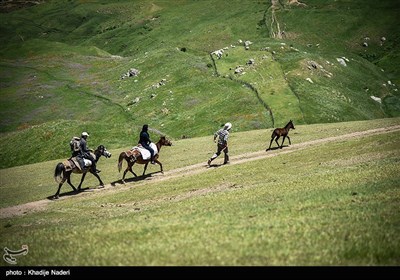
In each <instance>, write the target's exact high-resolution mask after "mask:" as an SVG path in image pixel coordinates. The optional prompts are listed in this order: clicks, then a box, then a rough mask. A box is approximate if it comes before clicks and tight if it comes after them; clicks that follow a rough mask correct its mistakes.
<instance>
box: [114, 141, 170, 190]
mask: <svg viewBox="0 0 400 280" xmlns="http://www.w3.org/2000/svg"><path fill="white" fill-rule="evenodd" d="M156 146H157V150H158V153H157V154H156V155H155V156H154V162H155V163H157V164H158V165H160V168H161V173H163V166H162V164H161V162H160V161H159V160H158V156H159V155H160V150H161V147H162V146H172V143H171V142H170V141H169V140H168V139H167V138H165V136H162V137H161V138H160V140H159V141H158V142H157V143H156ZM124 159H125V160H126V162H127V163H128V166H127V167H126V169H125V171H124V175H123V176H122V182H125V181H124V180H125V175H126V173H127V172H128V171H130V172H131V173H132V174H133V175H134V176H135V177H137V175H136V173H135V172H133V170H132V167H133V165H134V164H135V163H138V164H145V166H144V170H143V174H142V176H143V175H144V173H145V172H146V169H147V165H148V164H149V162H150V159H146V160H144V159H143V157H142V154H141V153H140V151H139V150H138V149H133V150H129V151H126V152H122V153H121V154H120V155H119V160H118V172H121V169H122V162H123V160H124Z"/></svg>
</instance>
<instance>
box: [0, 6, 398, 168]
mask: <svg viewBox="0 0 400 280" xmlns="http://www.w3.org/2000/svg"><path fill="white" fill-rule="evenodd" d="M300 2H301V3H304V4H305V5H297V4H296V3H294V1H286V0H285V1H236V0H235V1H211V0H210V1H207V0H203V1H189V0H187V1H166V0H163V1H162V0H159V1H147V0H143V1H90V2H88V1H40V2H39V3H40V4H38V5H33V6H27V7H23V8H19V9H11V8H10V7H5V5H6V4H7V5H9V3H2V4H1V5H2V6H1V7H0V8H1V10H2V11H3V13H2V14H1V16H2V21H1V23H0V40H1V41H2V48H1V50H0V84H1V86H0V141H1V143H2V145H1V148H0V168H6V167H11V166H16V165H23V164H27V163H34V162H40V161H45V160H51V159H54V158H60V157H66V156H68V154H69V151H68V141H69V139H70V138H71V137H72V136H74V135H79V134H80V133H81V132H82V131H83V130H85V131H88V132H89V133H90V134H91V137H90V139H89V141H90V142H89V144H90V146H92V147H94V146H96V145H99V144H105V145H106V146H108V147H110V148H112V149H115V148H119V147H122V146H129V145H133V144H135V143H136V141H137V134H138V132H139V130H140V128H141V126H142V125H143V124H144V123H148V124H149V126H150V127H151V128H153V129H154V131H160V132H162V133H164V134H166V135H168V136H169V137H171V138H174V139H179V138H183V137H185V138H187V137H197V136H205V135H209V134H211V133H213V132H214V130H215V129H216V128H218V127H219V126H220V125H221V124H223V123H225V122H227V121H230V122H232V123H233V125H234V129H235V130H236V131H248V130H254V129H265V128H270V127H279V126H283V125H284V124H286V122H287V121H288V120H289V119H293V120H294V122H295V124H313V123H326V122H342V121H350V120H368V119H376V118H384V117H395V116H399V115H400V99H399V98H400V97H399V96H400V93H399V92H398V87H397V84H400V73H399V68H398V67H397V65H399V62H400V60H399V55H398V54H399V36H400V35H399V34H400V33H399V32H398V31H399V30H398V26H400V24H399V19H398V16H397V15H398V14H399V12H400V9H399V5H398V3H397V1H395V0H386V1H373V0H368V1H361V0H357V1H327V0H326V1H324V0H320V1H316V0H313V1H311V0H304V1H300ZM19 3H21V2H19ZM6 11H8V12H6ZM383 37H384V38H385V40H383V39H382V38H383ZM246 41H250V42H251V44H250V45H249V48H248V49H246V48H245V45H244V42H246ZM363 43H367V44H368V46H367V47H365V46H363ZM223 48H225V49H224V52H223V55H222V57H221V59H218V58H217V57H216V56H214V55H212V56H210V53H211V52H213V51H216V50H219V49H223ZM342 57H344V58H345V60H344V61H345V62H346V66H343V65H341V64H340V63H339V62H338V60H337V59H338V58H342ZM251 59H252V60H253V61H254V63H253V64H248V62H249V61H250V60H251ZM238 66H242V69H243V72H241V73H239V74H235V73H234V71H235V69H236V68H237V67H238ZM131 68H135V69H137V70H139V71H140V72H139V74H138V75H137V76H135V77H127V78H125V79H121V77H122V76H123V75H124V74H126V73H127V72H128V71H129V69H131ZM161 81H163V82H162V83H161V85H160V82H161ZM371 96H374V97H377V98H380V100H381V103H379V102H377V101H375V100H373V99H372V98H371ZM153 133H154V137H153V138H157V136H156V135H155V132H153ZM21 150H23V151H24V152H22V153H21Z"/></svg>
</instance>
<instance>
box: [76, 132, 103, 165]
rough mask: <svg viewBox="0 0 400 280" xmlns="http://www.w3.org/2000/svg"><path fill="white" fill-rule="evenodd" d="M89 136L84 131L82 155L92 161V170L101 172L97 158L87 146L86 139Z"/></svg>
mask: <svg viewBox="0 0 400 280" xmlns="http://www.w3.org/2000/svg"><path fill="white" fill-rule="evenodd" d="M88 137H89V134H88V133H87V132H82V135H81V140H80V149H81V157H83V158H86V159H88V160H90V161H91V162H92V172H93V173H100V170H98V169H96V160H95V159H94V158H93V157H92V155H91V154H90V150H89V149H88V147H87V141H86V139H87V138H88Z"/></svg>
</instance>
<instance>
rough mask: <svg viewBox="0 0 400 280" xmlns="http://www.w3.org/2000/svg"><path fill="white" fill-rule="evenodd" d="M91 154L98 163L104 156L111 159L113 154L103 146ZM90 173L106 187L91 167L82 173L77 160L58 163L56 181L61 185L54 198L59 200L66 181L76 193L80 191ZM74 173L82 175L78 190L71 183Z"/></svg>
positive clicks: (55, 172) (71, 159) (72, 159)
mask: <svg viewBox="0 0 400 280" xmlns="http://www.w3.org/2000/svg"><path fill="white" fill-rule="evenodd" d="M91 154H92V157H93V158H94V159H95V161H96V163H97V161H98V160H99V159H100V157H101V156H104V157H106V158H110V157H111V153H110V152H108V151H107V149H106V148H105V147H104V146H103V145H100V146H98V147H97V149H96V150H95V151H94V152H93V153H91ZM89 162H90V161H89ZM88 171H89V172H90V173H92V174H93V175H94V176H95V177H96V178H97V179H98V180H99V183H100V186H101V187H104V183H103V181H102V180H101V179H100V176H99V175H98V174H97V173H96V172H93V171H92V170H91V168H90V167H89V168H84V170H83V171H82V170H81V169H80V166H79V163H78V161H76V158H70V159H68V160H66V161H64V162H60V163H58V164H57V166H56V169H55V171H54V179H55V181H56V182H57V183H59V185H58V190H57V192H56V194H55V195H54V198H55V199H57V198H58V197H59V195H60V189H61V187H62V185H63V184H64V182H65V181H67V183H68V184H69V185H70V186H71V187H72V189H73V190H74V191H75V192H76V191H80V190H81V186H82V183H83V180H85V176H86V174H87V172H88ZM72 173H77V174H82V178H81V182H80V183H79V186H78V189H76V188H75V187H74V185H72V183H71V174H72ZM61 175H62V176H61Z"/></svg>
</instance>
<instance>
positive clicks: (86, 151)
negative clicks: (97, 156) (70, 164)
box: [80, 137, 90, 156]
mask: <svg viewBox="0 0 400 280" xmlns="http://www.w3.org/2000/svg"><path fill="white" fill-rule="evenodd" d="M80 148H81V155H82V156H87V155H90V150H89V149H88V147H87V143H86V140H85V138H83V137H82V138H81V140H80Z"/></svg>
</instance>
